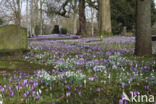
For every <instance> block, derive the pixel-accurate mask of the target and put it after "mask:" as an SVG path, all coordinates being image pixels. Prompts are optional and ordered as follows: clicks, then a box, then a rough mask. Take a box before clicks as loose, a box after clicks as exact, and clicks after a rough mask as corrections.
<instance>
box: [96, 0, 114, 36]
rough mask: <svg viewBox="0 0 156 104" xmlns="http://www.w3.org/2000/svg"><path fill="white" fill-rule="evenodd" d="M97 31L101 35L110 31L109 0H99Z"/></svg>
mask: <svg viewBox="0 0 156 104" xmlns="http://www.w3.org/2000/svg"><path fill="white" fill-rule="evenodd" d="M99 32H100V34H101V35H108V34H111V33H112V27H111V14H110V0H99Z"/></svg>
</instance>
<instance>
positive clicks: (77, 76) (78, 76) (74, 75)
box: [58, 71, 86, 82]
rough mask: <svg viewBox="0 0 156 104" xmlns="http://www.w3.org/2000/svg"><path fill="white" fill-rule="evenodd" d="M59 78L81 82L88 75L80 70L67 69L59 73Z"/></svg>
mask: <svg viewBox="0 0 156 104" xmlns="http://www.w3.org/2000/svg"><path fill="white" fill-rule="evenodd" d="M58 78H59V79H62V80H66V81H68V82H79V81H82V80H84V79H85V78H86V75H84V74H82V73H81V72H80V71H76V72H74V71H67V72H64V73H62V74H60V75H58Z"/></svg>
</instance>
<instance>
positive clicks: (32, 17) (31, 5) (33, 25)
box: [30, 0, 35, 36]
mask: <svg viewBox="0 0 156 104" xmlns="http://www.w3.org/2000/svg"><path fill="white" fill-rule="evenodd" d="M30 7H31V34H32V36H35V22H34V17H35V16H34V0H31V3H30Z"/></svg>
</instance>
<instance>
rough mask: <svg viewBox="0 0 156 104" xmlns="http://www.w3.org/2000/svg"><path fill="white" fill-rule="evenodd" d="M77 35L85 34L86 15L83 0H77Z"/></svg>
mask: <svg viewBox="0 0 156 104" xmlns="http://www.w3.org/2000/svg"><path fill="white" fill-rule="evenodd" d="M77 35H83V36H86V35H87V29H86V16H85V0H79V31H78V33H77Z"/></svg>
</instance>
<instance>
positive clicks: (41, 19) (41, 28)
mask: <svg viewBox="0 0 156 104" xmlns="http://www.w3.org/2000/svg"><path fill="white" fill-rule="evenodd" d="M42 6H43V1H42V0H40V35H43V18H42V15H43V14H42Z"/></svg>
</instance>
